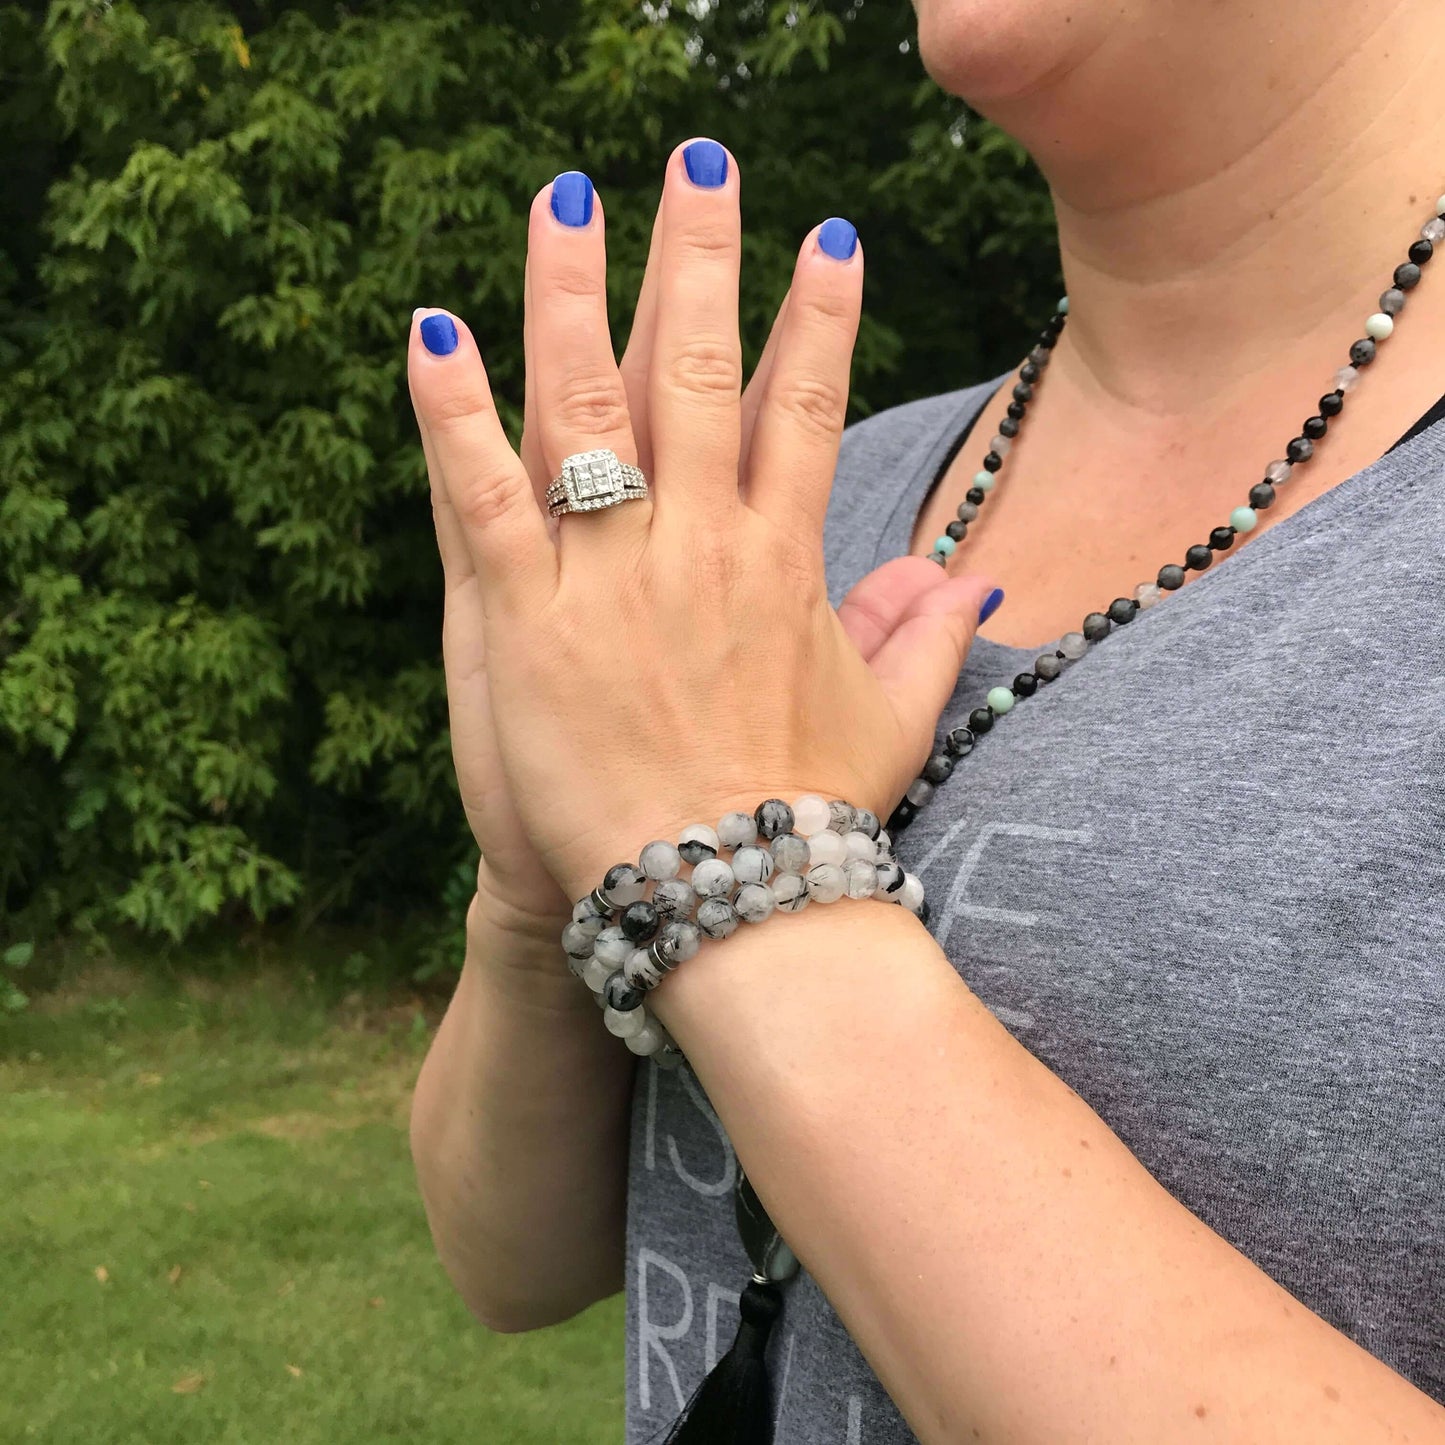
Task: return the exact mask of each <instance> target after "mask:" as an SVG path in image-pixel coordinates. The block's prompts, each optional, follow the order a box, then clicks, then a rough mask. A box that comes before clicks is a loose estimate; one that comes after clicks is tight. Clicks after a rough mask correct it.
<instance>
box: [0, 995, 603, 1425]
mask: <svg viewBox="0 0 1445 1445" xmlns="http://www.w3.org/2000/svg"><path fill="white" fill-rule="evenodd" d="M427 1033H428V1028H427V1023H426V1020H425V1018H424V1017H423V1015H422V1013H421V1012H420V1010H419V1009H418V1007H417V1006H416V1004H415V1003H414V1002H402V1003H396V1002H388V1001H386V1000H378V999H376V998H369V999H367V1000H363V999H362V998H360V997H358V996H355V995H353V996H351V997H350V998H349V999H346V1000H344V1001H341V1002H338V1001H336V1000H335V999H334V997H333V998H332V999H326V998H323V997H322V996H321V995H320V993H319V992H318V991H317V990H316V989H314V988H308V987H307V986H305V985H292V984H289V983H284V982H282V981H280V979H279V977H271V978H268V979H265V980H263V981H255V980H248V981H245V982H228V983H216V982H196V981H192V982H190V983H176V982H170V983H167V984H164V985H143V984H141V983H139V982H138V981H137V978H136V977H135V976H132V975H128V974H124V973H111V974H108V975H101V976H99V977H97V976H96V975H94V974H92V975H91V976H90V977H89V978H87V980H86V981H85V982H84V984H83V985H82V986H72V987H70V988H68V989H62V990H60V991H57V992H56V993H53V994H51V995H48V996H44V997H41V998H38V999H36V1000H34V1001H33V1002H32V1005H31V1007H30V1009H28V1010H27V1011H25V1012H24V1013H21V1014H19V1015H16V1016H14V1017H12V1018H4V1019H0V1200H3V1209H0V1381H3V1382H4V1386H3V1389H0V1440H3V1441H6V1442H10V1441H36V1442H45V1445H100V1442H106V1445H110V1442H122V1445H129V1442H143V1445H169V1442H177V1445H179V1442H186V1445H197V1442H203V1445H220V1442H225V1445H233V1442H234V1445H272V1442H318V1445H320V1442H325V1445H352V1442H381V1441H406V1442H407V1445H419V1442H425V1445H448V1442H456V1445H463V1442H465V1445H494V1442H496V1445H544V1442H545V1445H600V1442H607V1445H612V1442H615V1441H617V1440H619V1439H620V1438H621V1434H622V1335H621V1329H622V1312H621V1305H620V1301H619V1300H611V1301H608V1302H606V1303H605V1304H603V1305H600V1306H598V1307H596V1308H594V1309H592V1310H590V1311H588V1312H587V1314H585V1315H583V1316H581V1317H580V1318H578V1319H576V1320H573V1321H571V1322H569V1323H568V1324H566V1325H562V1326H560V1327H558V1328H557V1329H553V1330H547V1331H543V1332H540V1333H537V1334H532V1335H517V1336H492V1335H488V1334H487V1333H486V1332H485V1331H484V1330H482V1329H481V1327H480V1326H478V1325H476V1324H475V1323H474V1322H473V1321H472V1319H471V1317H470V1316H469V1315H468V1314H467V1313H466V1311H465V1309H464V1308H463V1306H462V1305H461V1303H460V1302H459V1301H458V1300H457V1298H456V1297H455V1296H454V1295H453V1293H452V1291H451V1288H450V1286H449V1285H448V1283H447V1281H446V1279H445V1277H444V1275H443V1274H442V1271H441V1268H440V1266H439V1265H438V1263H437V1261H436V1258H435V1256H434V1255H433V1253H432V1248H431V1243H430V1240H429V1238H428V1236H427V1230H426V1222H425V1219H424V1217H423V1215H422V1210H421V1205H420V1203H419V1201H418V1198H417V1194H416V1189H415V1185H414V1183H413V1179H412V1173H411V1165H410V1160H409V1158H408V1155H407V1143H406V1111H407V1101H408V1095H409V1091H410V1087H411V1083H412V1080H413V1078H414V1077H415V1074H416V1070H417V1067H418V1065H419V1064H420V1061H421V1057H422V1054H423V1052H424V1050H425V1047H426V1038H427Z"/></svg>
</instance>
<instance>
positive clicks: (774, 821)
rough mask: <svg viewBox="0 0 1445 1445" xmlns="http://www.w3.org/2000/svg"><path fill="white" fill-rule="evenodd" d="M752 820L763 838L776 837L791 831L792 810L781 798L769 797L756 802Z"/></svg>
mask: <svg viewBox="0 0 1445 1445" xmlns="http://www.w3.org/2000/svg"><path fill="white" fill-rule="evenodd" d="M753 821H754V822H755V823H756V824H757V825H758V832H759V833H760V834H761V835H762V836H763V837H764V838H769V839H772V838H776V837H777V836H778V835H779V834H780V833H791V832H792V831H793V810H792V809H791V808H790V807H789V806H788V805H787V804H786V803H785V802H784V801H783V800H782V799H781V798H769V799H767V800H766V801H765V802H762V803H759V804H758V809H757V812H755V813H754V814H753Z"/></svg>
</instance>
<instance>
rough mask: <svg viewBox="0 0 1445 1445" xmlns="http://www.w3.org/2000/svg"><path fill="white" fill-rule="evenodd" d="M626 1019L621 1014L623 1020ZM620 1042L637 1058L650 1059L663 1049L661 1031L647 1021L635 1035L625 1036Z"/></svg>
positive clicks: (650, 1021)
mask: <svg viewBox="0 0 1445 1445" xmlns="http://www.w3.org/2000/svg"><path fill="white" fill-rule="evenodd" d="M639 1012H640V1010H639ZM626 1017H627V1015H626V1014H623V1018H626ZM622 1041H623V1043H625V1044H626V1045H627V1047H628V1048H629V1049H631V1050H632V1052H633V1053H634V1054H636V1055H637V1056H638V1057H639V1058H642V1059H647V1058H651V1057H652V1055H653V1054H655V1053H657V1052H658V1051H659V1050H660V1049H661V1048H662V1047H663V1037H662V1030H661V1029H660V1028H658V1026H657V1025H656V1024H655V1023H654V1022H653V1021H652V1020H651V1019H649V1020H648V1021H647V1023H646V1024H645V1025H644V1026H643V1027H642V1028H640V1029H638V1031H637V1032H636V1033H635V1034H627V1035H625V1036H624V1038H623V1040H622Z"/></svg>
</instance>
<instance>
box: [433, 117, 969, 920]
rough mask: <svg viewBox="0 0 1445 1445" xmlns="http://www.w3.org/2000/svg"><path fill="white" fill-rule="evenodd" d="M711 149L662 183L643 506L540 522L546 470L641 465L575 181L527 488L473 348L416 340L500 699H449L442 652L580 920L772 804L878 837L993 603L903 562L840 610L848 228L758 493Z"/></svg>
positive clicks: (640, 385) (532, 367) (797, 288)
mask: <svg viewBox="0 0 1445 1445" xmlns="http://www.w3.org/2000/svg"><path fill="white" fill-rule="evenodd" d="M694 144H695V145H700V146H702V147H704V149H703V150H702V151H701V152H700V153H699V152H696V151H694V153H693V154H692V155H691V156H690V157H687V156H685V155H684V150H685V149H686V148H682V149H680V150H679V151H677V152H675V153H674V154H673V156H672V157H671V159H670V160H669V163H668V171H667V177H666V182H665V196H664V201H663V205H662V210H661V213H660V217H659V223H658V230H657V238H656V242H655V246H654V253H655V254H654V264H653V267H652V278H651V280H650V283H649V284H650V287H651V291H650V294H649V296H648V297H647V298H645V305H646V306H647V307H649V308H650V309H651V315H652V320H651V322H650V323H649V326H648V328H647V334H648V336H649V346H648V351H647V356H646V361H645V365H638V364H635V363H634V362H632V361H631V360H630V361H629V379H630V380H631V383H632V388H631V389H632V395H633V396H634V397H636V398H641V401H640V402H639V404H640V405H645V407H646V436H647V439H648V443H649V453H650V455H649V456H648V457H647V458H645V460H647V461H649V462H650V466H651V480H652V496H651V498H650V499H648V500H644V501H633V502H626V503H623V504H622V505H620V506H617V507H614V508H611V509H609V510H605V511H600V512H594V513H590V514H583V515H576V516H568V517H565V518H563V519H562V520H561V522H560V525H557V526H552V525H550V524H549V522H548V520H547V518H546V516H545V513H544V512H543V510H542V508H541V507H540V506H539V504H538V497H537V479H538V474H539V471H540V473H541V474H544V475H545V476H547V477H550V476H553V475H555V474H556V473H557V472H558V471H560V469H561V465H562V462H563V459H564V458H565V457H567V456H569V455H571V454H573V453H576V452H581V451H588V450H592V449H594V448H601V447H606V448H610V449H611V450H612V451H614V452H615V453H616V454H617V455H618V456H619V457H620V458H621V459H622V460H623V461H624V462H635V461H637V460H638V448H637V445H636V439H635V431H634V426H633V414H632V407H631V405H630V404H629V389H628V386H627V385H626V384H625V383H624V380H623V376H622V374H621V372H620V371H619V369H618V366H617V364H616V362H615V360H614V358H613V350H612V346H611V342H610V339H609V336H608V329H607V316H606V306H605V286H604V281H605V264H606V263H605V255H604V217H603V210H602V205H601V203H600V200H598V199H597V198H596V197H595V195H594V194H593V192H592V188H591V185H590V183H588V182H587V181H586V179H585V177H581V176H577V175H576V174H575V173H574V174H572V175H569V176H564V177H559V179H558V181H557V182H555V183H554V184H553V186H552V187H549V188H548V190H547V191H545V192H544V193H543V194H542V195H541V196H539V197H538V199H537V202H536V204H535V205H534V207H533V211H532V218H531V230H530V252H529V263H528V315H527V346H528V359H529V380H530V385H529V395H528V415H529V420H530V425H529V431H528V447H529V449H530V448H531V446H533V445H535V447H536V454H535V459H533V465H532V467H531V468H530V470H529V468H528V467H527V466H526V465H524V464H523V461H522V460H521V459H519V458H518V457H517V455H516V454H515V453H514V452H513V451H512V450H511V448H510V446H509V445H508V444H507V441H506V438H505V436H504V434H503V431H502V428H501V425H500V422H499V420H498V418H497V415H496V411H495V409H494V407H493V405H492V400H491V395H490V392H489V389H488V386H487V381H486V375H485V370H484V367H483V363H482V359H481V356H480V354H479V352H478V349H477V345H476V342H475V340H474V339H473V337H472V336H471V334H470V332H469V331H468V330H467V328H466V327H465V325H464V324H461V323H457V324H456V328H455V337H456V341H455V345H454V346H453V347H452V348H451V349H450V350H448V349H446V348H445V347H444V346H443V347H441V348H435V347H433V346H429V344H428V342H429V340H430V337H429V336H428V333H429V332H434V333H440V335H441V336H442V337H443V338H444V339H445V338H446V337H447V336H448V334H449V332H450V327H449V325H448V323H447V321H446V320H445V319H444V318H443V319H438V320H435V321H433V320H432V319H431V318H428V320H427V322H426V323H425V324H424V325H423V326H420V327H414V328H413V335H412V341H411V348H410V356H409V364H410V378H411V389H412V396H413V400H414V403H415V406H416V410H417V415H418V419H419V421H420V424H421V427H422V431H423V436H424V438H425V440H426V446H427V459H428V465H429V467H430V469H431V474H432V479H433V486H434V488H435V489H436V491H437V492H438V494H439V495H440V497H441V498H442V499H443V506H442V507H441V508H440V512H439V514H440V515H443V516H446V517H449V518H454V520H455V529H454V530H453V531H452V532H451V533H450V540H447V539H443V547H444V551H446V550H447V549H448V548H450V549H451V551H452V552H453V554H454V555H453V557H452V558H451V559H449V560H448V572H449V576H451V575H452V574H453V573H455V574H457V575H465V576H466V577H467V578H468V582H467V585H468V586H469V587H474V588H475V591H476V597H477V601H478V603H479V606H480V617H481V621H480V631H481V635H482V641H481V644H480V648H479V650H478V652H477V653H476V654H474V655H478V656H480V655H484V656H485V663H486V667H485V678H486V681H485V696H482V695H480V690H479V689H476V688H474V687H469V685H468V679H467V678H466V677H465V676H462V677H458V676H454V675H453V663H452V651H451V650H450V649H449V652H448V669H449V683H450V686H451V695H452V706H453V727H454V729H455V730H456V732H457V735H458V739H459V740H458V750H459V759H458V762H459V772H464V767H463V763H462V753H463V752H464V751H465V750H466V749H467V748H468V747H469V746H471V740H474V739H476V738H477V737H479V736H480V735H481V734H482V733H483V732H485V729H484V727H483V726H482V724H481V722H480V721H479V719H478V718H475V717H473V716H472V715H471V714H472V712H473V711H474V710H476V709H480V708H482V707H484V706H485V707H486V708H487V709H488V710H489V713H490V717H491V720H492V724H493V725H494V728H495V731H494V733H489V734H487V741H486V742H485V744H483V745H481V746H478V747H477V748H476V755H477V757H476V761H477V762H478V765H479V766H480V760H481V757H482V754H483V753H484V752H485V751H486V749H487V748H490V747H491V746H492V742H491V739H492V738H494V739H495V747H496V759H497V761H499V764H500V769H501V772H502V774H503V775H504V776H505V780H506V786H507V790H508V796H509V798H510V799H511V800H513V806H514V807H515V813H516V820H517V823H518V824H519V825H520V828H521V830H522V831H523V832H524V833H525V835H526V837H527V839H528V840H529V842H530V845H531V846H532V847H533V848H534V849H535V851H536V854H537V856H538V857H539V858H540V860H541V862H542V864H543V866H544V867H545V869H546V871H547V872H548V873H549V874H550V875H551V876H552V877H554V878H555V879H557V881H558V882H559V883H560V885H561V887H562V889H563V891H564V892H565V893H566V894H567V895H568V896H569V897H577V896H580V895H581V894H582V893H585V892H586V891H587V890H588V889H590V888H591V887H592V886H594V885H595V884H596V883H597V882H598V881H599V880H600V877H601V873H602V871H603V870H604V869H605V868H606V867H607V866H608V865H609V864H610V863H612V862H614V861H617V860H618V859H621V858H624V857H632V856H635V854H636V852H637V850H638V849H639V847H640V846H641V845H642V844H643V843H644V842H646V841H648V840H649V839H651V838H654V837H670V836H673V835H674V834H675V833H676V831H677V830H678V829H679V828H680V827H681V826H682V825H684V824H686V823H688V822H692V821H714V820H715V819H716V818H717V816H719V815H720V814H721V813H723V812H725V811H727V810H728V809H730V808H733V807H740V806H742V807H751V806H753V805H754V804H756V803H757V802H758V801H759V800H760V799H761V798H763V797H766V796H772V795H779V796H793V795H795V794H798V793H804V792H819V793H822V794H824V795H825V796H829V797H844V798H848V799H850V800H851V801H854V802H856V803H859V804H860V805H864V806H868V807H871V808H873V809H874V810H875V811H879V812H883V813H886V812H887V811H888V810H889V809H890V808H891V806H892V804H893V803H894V802H895V801H896V799H897V798H898V797H899V796H900V794H901V792H902V789H903V787H904V786H905V785H906V783H907V781H908V780H909V778H911V777H912V776H913V773H914V771H915V770H916V768H917V767H918V765H919V764H920V762H921V761H922V759H923V757H924V756H925V755H926V752H927V750H928V746H929V743H930V740H931V736H932V729H933V725H934V722H935V720H936V718H937V715H938V712H939V710H940V709H941V707H942V705H943V703H944V701H945V700H946V698H947V696H948V694H949V692H950V690H951V688H952V685H953V680H954V678H955V676H956V673H957V669H958V666H959V664H960V662H961V659H962V656H963V653H964V651H965V649H966V647H967V645H968V643H969V641H970V640H971V637H972V632H973V628H974V624H975V622H976V619H977V615H978V607H979V602H980V600H981V598H982V596H983V594H984V592H985V591H986V590H987V589H986V585H985V584H984V583H983V582H981V581H979V580H977V579H971V578H954V579H950V578H947V577H945V576H944V575H943V574H942V573H941V572H940V571H939V570H938V569H937V568H936V566H934V565H933V564H932V563H929V562H928V561H926V560H925V559H923V558H905V559H900V560H897V561H895V562H893V563H890V564H888V565H887V566H886V567H884V568H881V569H880V570H879V571H878V572H877V573H875V574H873V576H872V577H871V578H869V579H866V580H865V582H864V583H862V584H860V586H859V588H858V589H856V591H855V593H854V594H853V596H851V597H850V598H849V600H848V603H847V604H845V607H844V609H843V611H844V614H845V617H844V618H840V615H839V613H837V612H835V611H834V610H833V609H832V608H831V607H830V606H829V604H828V600H827V593H826V588H825V585H824V577H823V560H822V546H821V538H822V524H823V514H824V510H825V507H826V504H827V497H828V490H829V485H830V481H831V478H832V473H833V468H834V464H835V462H836V457H837V448H838V440H839V436H840V434H841V430H842V425H843V416H844V408H845V403H846V397H847V387H848V372H849V365H850V358H851V352H852V345H853V340H854V335H855V332H856V328H857V321H858V312H859V306H860V299H861V288H862V274H863V258H862V252H861V249H860V248H859V247H858V246H857V244H856V238H855V237H854V235H853V233H852V228H851V227H849V226H847V224H846V223H844V222H829V223H825V224H824V225H823V226H822V227H820V228H818V229H817V230H815V231H814V232H812V233H811V234H810V235H809V236H808V237H807V239H806V240H805V241H804V243H803V247H802V250H801V252H800V255H799V258H798V264H797V269H796V272H795V275H794V279H793V285H792V288H791V290H790V293H789V298H788V301H787V303H786V307H785V312H784V315H783V317H782V318H781V320H780V322H779V325H778V326H777V327H776V328H775V335H774V338H773V341H772V343H771V348H770V358H769V362H768V365H767V368H766V371H765V373H764V382H763V385H762V386H761V387H760V388H759V387H755V388H754V389H753V391H752V393H751V394H750V396H749V411H750V413H751V418H752V425H751V446H750V448H749V451H748V456H747V463H746V468H745V469H743V467H742V461H743V432H744V420H743V400H742V393H741V348H740V345H739V341H738V330H737V284H738V267H739V257H740V234H739V216H738V174H737V167H736V164H735V163H734V162H733V161H732V158H731V157H728V156H726V154H725V153H724V152H722V151H721V149H720V148H712V143H710V142H702V143H694ZM689 160H691V162H692V165H691V170H692V175H690V174H689ZM699 160H701V161H702V162H704V164H701V165H699V163H698V162H699ZM448 507H449V508H450V511H448V510H447V508H448ZM466 569H469V571H468V570H466ZM845 618H846V623H845ZM472 761H473V760H472V759H471V758H469V760H468V763H467V764H466V768H467V769H470V768H471V767H472ZM488 762H489V765H490V759H488ZM477 775H478V776H479V773H478V774H477ZM463 786H464V788H465V787H466V782H465V781H464V783H463Z"/></svg>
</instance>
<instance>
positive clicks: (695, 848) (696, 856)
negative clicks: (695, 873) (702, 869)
mask: <svg viewBox="0 0 1445 1445" xmlns="http://www.w3.org/2000/svg"><path fill="white" fill-rule="evenodd" d="M721 842H722V840H721V839H720V838H719V837H718V835H717V829H715V828H709V827H708V825H707V824H706V823H693V824H691V825H690V826H689V827H686V828H684V829H683V830H682V834H681V836H680V837H679V838H678V840H677V851H678V852H679V853H680V854H682V861H683V862H684V863H692V864H698V863H701V862H702V861H703V860H704V859H706V858H716V857H717V852H718V848H719V846H720V845H721Z"/></svg>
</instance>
